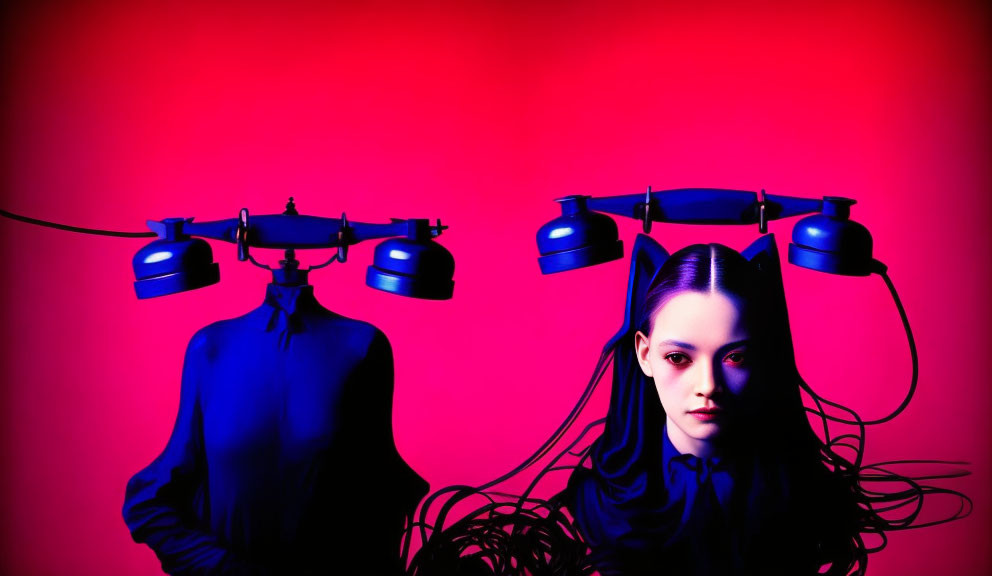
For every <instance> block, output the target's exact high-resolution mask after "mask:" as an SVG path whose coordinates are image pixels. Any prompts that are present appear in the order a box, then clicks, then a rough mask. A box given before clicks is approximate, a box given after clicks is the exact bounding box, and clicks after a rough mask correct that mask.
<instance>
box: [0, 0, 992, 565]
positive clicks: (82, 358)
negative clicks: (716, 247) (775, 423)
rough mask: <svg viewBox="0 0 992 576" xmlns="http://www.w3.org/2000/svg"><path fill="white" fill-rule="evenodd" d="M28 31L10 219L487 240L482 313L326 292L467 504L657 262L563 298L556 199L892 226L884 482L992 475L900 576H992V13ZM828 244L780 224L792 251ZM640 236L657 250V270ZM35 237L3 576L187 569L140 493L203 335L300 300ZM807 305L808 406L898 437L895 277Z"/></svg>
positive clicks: (802, 281)
mask: <svg viewBox="0 0 992 576" xmlns="http://www.w3.org/2000/svg"><path fill="white" fill-rule="evenodd" d="M42 4H43V5H42ZM6 11H7V12H6V15H5V18H4V24H3V40H2V48H3V65H4V68H3V105H2V138H3V148H2V150H3V158H2V161H3V170H2V178H3V181H2V190H3V202H2V207H3V208H5V209H7V210H10V211H12V212H15V213H22V214H26V215H30V216H34V217H38V218H44V219H49V220H54V221H58V222H65V223H70V224H75V225H80V226H91V227H103V228H112V229H124V230H141V229H143V222H144V220H145V219H147V218H155V219H161V218H164V217H169V216H195V217H196V218H197V219H198V220H201V221H203V220H216V219H222V218H232V217H235V216H236V215H237V212H238V210H239V209H240V208H242V207H247V208H249V210H250V211H251V212H252V213H254V214H264V213H277V212H281V211H282V209H283V205H284V203H285V201H286V198H287V197H288V196H290V195H293V196H295V197H296V199H297V204H298V207H299V209H300V211H301V212H302V213H306V214H315V215H323V216H337V215H339V214H340V213H341V212H342V211H347V213H348V216H349V218H351V219H352V220H359V221H363V222H383V221H386V219H388V218H389V217H394V216H395V217H430V218H437V217H440V218H442V220H443V221H444V222H445V223H447V224H450V225H451V229H450V230H449V231H448V232H447V233H446V234H445V235H444V236H443V237H442V238H441V242H442V243H443V244H444V245H445V246H447V247H448V248H449V249H450V250H451V251H452V253H454V255H455V258H456V262H457V269H456V276H455V279H456V291H455V298H454V299H453V300H451V301H448V302H427V301H417V300H411V299H407V298H401V297H398V296H394V295H390V294H385V293H382V292H377V291H375V290H372V289H369V288H366V287H365V286H364V283H363V279H364V273H365V267H366V266H367V265H368V264H370V263H371V253H372V248H373V244H372V243H367V244H362V245H359V246H357V247H355V248H353V249H352V251H351V256H350V261H349V262H348V263H347V264H345V265H339V264H334V265H332V266H331V267H329V268H327V269H325V270H322V271H320V272H315V273H314V276H313V278H312V281H313V283H314V284H315V285H316V287H317V288H316V292H317V296H318V298H319V299H320V300H321V301H322V303H323V304H324V305H325V306H327V307H328V308H331V309H333V310H335V311H337V312H340V313H342V314H345V315H348V316H352V317H356V318H361V319H364V320H368V321H370V322H372V323H374V324H376V325H377V326H379V327H380V328H382V329H383V330H384V331H385V333H386V334H387V335H388V336H389V338H390V340H391V342H392V344H393V347H394V351H395V358H396V393H395V409H394V425H395V435H396V442H397V445H398V447H399V449H400V452H401V453H402V454H403V456H404V457H405V458H406V460H407V461H408V462H409V463H410V464H411V465H412V466H413V467H414V468H415V469H417V470H418V471H419V472H420V473H421V474H422V475H423V476H424V477H425V478H427V479H428V480H429V481H430V482H431V485H432V487H433V488H438V487H440V486H443V485H446V484H449V483H453V482H463V483H477V482H482V481H484V480H487V479H489V478H492V477H493V476H495V475H497V474H499V473H502V472H504V471H505V470H507V469H509V468H511V467H512V466H514V465H515V464H516V463H518V462H519V461H520V460H522V459H523V458H524V457H526V456H527V455H528V454H530V452H531V451H532V450H534V449H535V448H536V447H537V446H538V445H539V444H540V442H541V441H542V440H543V439H545V438H546V437H547V436H548V434H549V433H550V432H551V431H552V430H553V429H554V428H555V426H556V425H557V424H558V423H559V422H560V421H561V420H562V418H564V416H565V414H566V413H567V412H568V410H569V408H570V407H571V405H572V404H573V403H574V402H575V400H576V399H577V397H578V394H579V392H580V390H581V389H582V388H583V386H584V384H585V380H586V378H587V377H588V373H589V372H590V370H591V369H592V367H593V364H594V362H595V358H596V356H597V355H598V350H599V349H600V347H601V346H602V345H603V343H604V342H605V340H606V339H607V338H608V337H609V336H610V335H612V333H613V332H614V331H615V330H616V328H617V327H618V326H619V323H620V320H621V316H622V301H623V295H624V288H625V283H626V272H627V271H626V263H625V262H622V261H621V262H614V263H611V264H608V265H603V266H599V267H596V268H592V269H585V270H580V271H576V272H572V273H568V274H561V275H556V276H549V277H542V276H541V275H540V274H539V272H538V267H537V262H536V255H537V254H536V247H535V244H534V234H535V232H536V231H537V229H538V227H539V226H540V225H541V224H542V223H543V222H545V221H546V220H549V219H551V218H553V217H554V216H555V215H556V214H557V211H558V208H557V206H556V205H555V204H554V202H552V199H553V198H555V197H558V196H562V195H565V194H569V193H585V194H594V195H610V194H621V193H633V192H641V191H643V190H644V188H645V187H646V186H647V185H652V186H654V187H655V188H656V189H664V188H676V187H683V186H713V187H728V188H731V187H732V188H742V189H748V190H757V189H760V188H765V189H766V190H768V192H769V193H773V194H791V195H801V196H810V197H819V196H822V195H843V196H851V197H854V198H856V199H857V200H858V205H857V206H855V207H854V211H853V217H854V218H855V219H856V220H858V221H860V222H862V223H864V224H865V225H867V226H868V227H869V229H870V230H871V231H872V233H873V235H874V237H875V242H876V252H875V255H876V257H877V258H879V259H880V260H882V261H884V262H885V263H887V264H888V265H889V268H890V273H891V276H892V278H893V280H894V282H895V283H896V286H897V288H898V289H899V290H900V293H901V295H902V297H903V299H904V303H905V306H906V309H907V311H908V314H909V317H910V321H911V322H912V325H913V328H914V330H915V332H916V335H917V341H918V345H919V350H920V367H921V368H920V388H919V392H918V395H917V397H916V400H915V401H914V402H913V404H912V405H911V406H910V407H909V409H908V410H907V411H906V412H905V413H904V415H903V416H901V417H900V418H898V419H897V420H896V421H895V422H893V423H891V424H889V425H886V426H882V427H880V428H879V429H877V430H870V432H869V438H868V459H869V460H885V459H892V458H943V459H949V460H950V459H960V460H970V461H971V462H972V465H971V470H972V472H973V475H972V476H971V477H969V478H966V479H964V480H962V481H959V482H957V483H954V484H953V486H955V487H957V488H960V489H963V490H965V491H966V492H967V493H968V494H969V495H970V496H971V497H972V498H973V499H974V501H975V504H976V509H975V512H974V514H973V515H972V516H971V517H970V518H967V519H965V520H963V521H960V522H957V523H954V524H951V525H945V526H940V527H936V528H931V529H925V530H920V531H915V532H906V533H897V534H894V535H893V536H892V538H891V541H890V544H889V547H888V548H887V549H886V550H885V551H883V552H881V553H879V554H877V555H873V556H872V557H871V561H870V564H871V570H870V574H872V575H873V576H882V575H905V574H934V573H942V574H960V575H970V574H975V575H977V574H985V573H988V570H989V568H990V566H992V562H990V552H989V548H988V546H987V545H988V542H989V536H990V530H992V515H990V490H989V486H990V484H992V483H990V469H989V468H990V462H992V458H990V424H989V421H990V419H989V415H988V413H989V409H990V407H992V406H990V392H989V387H988V383H989V378H988V376H987V372H988V360H989V344H990V341H989V336H988V326H989V325H990V320H992V317H990V308H989V303H988V296H987V294H988V290H989V280H990V278H989V276H990V262H992V258H990V256H992V255H990V241H989V232H988V226H989V223H990V212H992V211H990V205H989V202H990V200H989V196H990V194H989V193H990V192H992V171H990V158H992V147H990V132H992V131H990V125H992V124H990V118H989V116H990V107H989V101H990V96H992V94H990V70H992V66H990V59H989V54H990V50H989V48H990V46H989V32H990V29H989V13H988V10H987V9H985V8H984V7H981V5H980V3H978V2H976V3H973V4H972V3H963V2H946V1H943V2H937V1H934V2H892V3H882V2H871V3H868V2H840V3H822V2H817V3H808V4H797V3H794V2H754V3H715V2H681V3H666V4H664V5H660V3H658V5H655V4H654V3H645V4H644V5H643V6H637V5H621V4H618V3H616V2H608V3H601V4H594V3H585V2H545V3H532V2H519V3H513V2H509V3H508V2H493V3H478V2H468V3H465V2H453V3H450V4H445V5H436V4H434V5H432V6H431V7H412V6H409V5H408V4H407V3H401V2H396V3H380V2H372V3H354V4H350V3H346V4H340V5H337V6H333V7H329V6H324V3H322V2H313V3H293V4H292V6H287V3H279V2H271V3H262V2H230V3H221V2H213V3H185V2H48V3H22V4H21V5H20V6H14V7H8V8H6ZM792 224H793V222H792V221H784V222H774V223H772V225H771V229H772V231H773V232H776V233H777V236H778V239H779V249H780V251H782V252H784V251H785V249H786V246H787V242H788V238H789V234H790V231H791V227H792ZM636 231H637V225H636V223H634V222H632V221H627V222H621V234H622V238H623V239H624V241H625V244H626V247H627V248H628V251H629V248H630V246H632V245H633V240H634V236H635V233H636ZM653 235H654V237H655V238H657V239H659V240H660V241H661V242H662V243H663V244H665V245H666V247H668V248H669V249H670V250H674V249H677V248H680V247H682V246H684V245H685V244H688V243H693V242H707V241H720V242H723V243H726V244H728V245H730V246H732V247H734V248H737V249H742V248H743V247H744V246H746V245H747V244H748V243H749V242H750V241H751V240H753V239H754V238H755V237H756V235H757V231H756V229H754V228H752V227H747V228H740V229H721V228H714V227H687V226H670V225H669V226H656V228H655V232H654V234H653ZM0 241H2V252H0V254H2V258H3V261H4V265H5V270H6V273H5V275H4V279H3V285H4V287H3V298H2V302H3V304H2V306H3V322H2V330H3V346H2V350H3V363H2V368H0V374H2V384H3V386H2V403H0V430H2V459H3V471H4V472H3V474H2V479H0V510H3V513H2V514H0V529H2V538H0V572H3V573H10V574H18V575H20V574H24V575H35V574H39V575H40V574H100V575H106V574H135V575H137V574H155V573H157V571H158V563H157V561H156V559H155V557H154V555H153V554H152V552H151V551H150V550H149V549H147V548H145V547H144V546H139V545H136V544H134V543H133V542H131V540H130V536H129V534H128V532H127V530H126V528H125V526H124V523H123V521H122V519H121V517H120V507H121V503H122V499H123V493H124V486H125V484H126V482H127V480H128V478H129V477H130V476H131V474H133V473H134V472H135V471H137V470H138V469H139V468H141V467H143V466H144V465H146V464H147V463H148V462H149V461H151V459H152V458H154V457H155V455H157V454H158V452H159V451H160V450H161V449H162V448H163V447H164V445H165V442H166V439H167V438H168V435H169V432H170V430H171V427H172V422H173V419H174V418H175V412H176V407H177V402H178V392H179V374H180V368H181V363H182V355H183V350H184V348H185V346H186V343H187V341H188V339H189V337H190V336H191V335H192V334H193V332H194V331H195V330H196V329H198V328H199V327H201V326H203V325H205V324H207V323H210V322H213V321H215V320H218V319H222V318H229V317H233V316H237V315H240V314H242V313H244V312H246V311H248V310H249V309H251V308H253V307H255V306H257V305H258V304H259V303H260V302H261V299H262V296H263V292H264V285H265V283H266V282H267V278H266V275H265V274H264V273H263V272H262V271H260V270H258V269H256V268H254V267H252V266H249V265H247V264H241V263H238V262H237V260H236V255H235V248H234V246H233V245H230V244H225V243H221V242H215V243H214V244H213V247H214V254H215V259H216V260H217V261H218V262H219V263H220V265H221V278H222V280H221V283H220V284H218V285H216V286H212V287H209V288H206V289H203V290H198V291H193V292H188V293H184V294H179V295H175V296H170V297H168V298H160V299H154V300H150V301H142V302H139V301H137V300H136V298H135V296H134V292H133V288H132V285H131V282H132V280H133V278H132V275H131V269H130V261H131V257H132V255H133V254H134V252H135V251H136V250H137V249H138V248H140V247H141V246H142V245H143V243H144V241H145V240H129V239H116V238H103V237H95V236H80V235H73V234H69V233H66V232H60V231H55V230H50V229H43V228H38V227H33V226H28V225H25V224H21V223H17V222H13V221H7V220H5V221H2V222H0ZM628 253H629V252H628ZM257 254H259V255H261V257H262V259H263V260H266V261H269V262H271V261H273V260H275V259H276V258H277V256H278V254H277V253H263V251H258V252H257ZM325 256H326V254H319V255H311V254H305V255H304V258H305V259H306V261H309V262H316V261H317V260H318V259H322V258H323V257H325ZM785 282H786V290H787V295H788V298H789V304H790V307H791V314H792V321H793V330H794V336H795V340H796V347H797V353H798V358H799V362H800V369H801V371H802V373H803V374H804V375H805V376H806V378H807V380H809V381H810V382H811V383H812V384H813V385H814V386H815V387H817V389H818V390H819V391H820V392H822V393H824V394H826V395H828V396H830V397H832V398H836V399H839V400H842V401H845V402H847V403H849V404H851V405H853V406H855V407H856V408H858V409H859V410H860V411H861V413H862V415H863V416H865V417H874V416H878V415H880V414H882V413H884V412H886V411H887V410H889V409H890V408H891V407H893V406H894V405H895V404H896V403H897V402H898V400H899V399H900V398H901V395H902V394H903V392H904V390H905V386H906V385H907V383H908V380H909V373H910V367H909V355H908V352H907V347H906V343H905V339H904V337H903V336H902V334H901V327H900V325H899V321H898V316H897V314H896V311H895V307H894V306H893V305H892V303H891V302H890V300H889V298H888V294H887V292H886V290H885V287H884V284H883V283H882V281H881V280H880V279H878V277H872V278H870V279H849V278H834V277H827V276H826V275H823V274H818V273H815V272H810V271H806V270H801V269H797V268H795V267H792V266H787V267H786V269H785ZM605 390H606V387H604V388H603V392H605ZM604 399H605V393H603V394H599V395H598V396H597V399H596V400H595V401H594V403H593V406H592V408H591V411H592V412H593V413H594V414H593V415H594V416H598V415H599V413H601V412H602V410H603V409H604V406H605V404H604ZM558 480H559V481H560V480H561V479H558Z"/></svg>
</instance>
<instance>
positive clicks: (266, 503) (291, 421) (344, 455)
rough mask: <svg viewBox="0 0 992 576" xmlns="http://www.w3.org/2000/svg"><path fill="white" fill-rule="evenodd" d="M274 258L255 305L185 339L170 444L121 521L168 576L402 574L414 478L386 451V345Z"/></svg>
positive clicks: (289, 263)
mask: <svg viewBox="0 0 992 576" xmlns="http://www.w3.org/2000/svg"><path fill="white" fill-rule="evenodd" d="M281 264H282V267H281V268H279V269H277V270H273V271H272V272H273V282H272V283H271V284H269V285H268V287H267V291H266V297H265V301H264V302H263V303H262V305H261V306H259V307H258V308H256V309H255V310H253V311H251V312H249V313H248V314H245V315H243V316H240V317H238V318H234V319H231V320H223V321H220V322H215V323H213V324H210V325H209V326H207V327H205V328H203V329H201V330H200V331H198V332H197V333H196V334H195V335H194V336H193V338H192V339H191V341H190V343H189V346H188V348H187V351H186V357H185V360H184V365H183V376H182V390H181V393H180V405H179V414H178V416H177V419H176V423H175V427H174V429H173V432H172V436H171V438H170V439H169V442H168V445H167V446H166V448H165V450H164V451H163V452H162V454H161V455H159V456H158V458H156V459H155V461H154V462H152V463H151V464H150V465H149V466H148V467H146V468H145V469H143V470H141V471H140V472H138V473H137V474H136V475H135V476H134V477H133V478H132V479H131V481H130V482H129V483H128V486H127V493H126V496H125V502H124V510H123V512H124V519H125V521H126V523H127V525H128V528H129V529H130V530H131V533H132V537H133V538H134V539H135V541H137V542H145V543H147V544H148V545H149V547H151V548H152V549H153V550H154V551H155V553H156V554H157V555H158V557H159V559H160V560H161V561H162V568H163V570H164V571H165V572H167V573H169V574H203V573H210V574H337V573H340V570H341V568H342V567H345V566H352V567H355V566H360V567H362V568H363V572H365V573H370V574H387V575H388V574H399V573H402V570H403V566H402V565H401V563H400V560H399V554H398V550H399V541H400V533H401V531H402V528H403V523H404V520H405V518H406V516H407V515H408V514H411V513H412V512H413V509H414V508H415V506H416V504H417V502H418V501H419V500H420V498H421V497H423V495H424V494H425V493H426V490H427V484H426V482H424V481H423V480H422V479H421V478H420V477H419V476H418V475H417V474H416V473H415V472H413V470H412V469H410V468H409V466H407V465H406V463H405V462H404V461H403V460H402V458H401V457H400V456H399V454H398V453H397V452H396V448H395V445H394V443H393V436H392V394H393V359H392V350H391V348H390V345H389V341H388V340H387V339H386V337H385V335H384V334H383V333H382V332H381V331H380V330H378V329H377V328H375V327H374V326H372V325H370V324H367V323H365V322H360V321H357V320H352V319H350V318H345V317H343V316H340V315H338V314H335V313H333V312H331V311H330V310H327V309H326V308H324V307H323V306H321V305H320V304H319V303H318V302H317V300H316V298H314V295H313V287H312V286H310V285H309V284H308V283H307V273H308V272H309V271H308V270H300V269H299V262H297V261H296V260H295V258H294V257H293V254H292V251H287V253H286V260H283V261H282V262H281ZM383 480H385V481H386V482H387V483H388V486H389V488H388V489H387V490H383V491H377V490H375V489H374V487H375V486H378V485H381V484H382V482H383Z"/></svg>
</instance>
